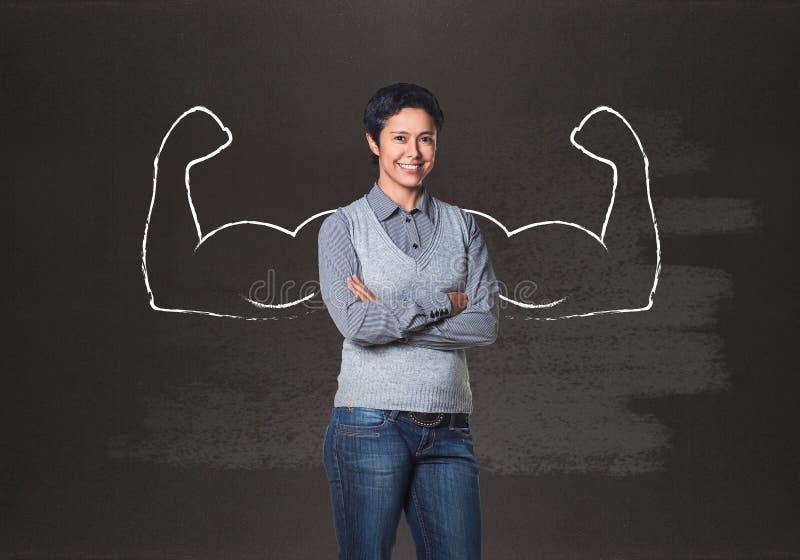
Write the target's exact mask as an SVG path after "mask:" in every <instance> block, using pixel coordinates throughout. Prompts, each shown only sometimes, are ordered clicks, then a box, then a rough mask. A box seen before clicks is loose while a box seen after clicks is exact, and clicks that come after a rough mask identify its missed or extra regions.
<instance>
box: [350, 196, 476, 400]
mask: <svg viewBox="0 0 800 560" xmlns="http://www.w3.org/2000/svg"><path fill="white" fill-rule="evenodd" d="M431 202H432V203H433V206H434V212H435V217H436V219H435V220H434V222H435V229H434V232H433V236H432V239H431V243H430V245H429V246H428V247H427V248H423V253H422V254H421V255H420V256H419V258H418V259H415V258H413V257H411V256H409V255H407V254H406V253H404V252H403V251H402V250H401V249H400V248H399V247H398V246H397V245H395V244H394V242H392V240H391V238H390V237H389V235H388V234H387V233H386V231H385V230H384V229H383V227H382V226H381V224H380V222H379V221H378V218H377V217H376V216H375V213H374V212H373V211H372V208H371V207H370V205H369V202H367V198H366V196H364V197H362V198H360V199H358V200H356V201H355V202H353V203H351V204H349V205H347V206H344V207H342V208H340V209H339V210H340V211H341V212H343V213H344V215H345V217H346V218H347V221H348V223H349V226H350V237H351V239H352V241H353V247H354V248H355V251H356V255H357V257H358V268H359V270H358V271H357V272H358V276H359V278H360V279H361V280H362V281H363V282H364V284H365V285H366V286H367V288H369V290H370V291H371V292H372V293H374V294H375V295H376V296H377V298H378V299H379V300H382V301H392V302H397V301H402V300H409V299H411V300H416V301H420V302H424V303H425V305H430V304H431V303H432V299H431V296H432V295H433V294H434V293H436V292H449V291H464V289H465V286H466V280H467V267H466V258H467V245H468V241H469V239H468V232H467V226H466V223H465V222H464V218H463V216H462V215H461V211H460V210H459V209H458V208H457V207H456V206H453V205H451V204H447V203H446V202H442V201H441V200H438V199H437V198H435V197H433V196H432V197H431ZM338 381H339V387H338V390H337V392H336V395H335V397H334V406H362V407H369V408H381V409H398V410H415V411H420V412H467V413H471V412H472V391H471V390H470V386H469V372H468V370H467V357H466V354H465V352H464V349H462V348H459V349H456V350H433V349H429V348H421V347H417V346H410V345H408V344H406V343H405V341H404V340H399V341H393V342H390V343H388V344H376V345H368V346H362V345H360V344H357V343H355V342H353V341H351V340H350V339H348V338H345V339H344V342H343V344H342V367H341V371H340V372H339V377H338Z"/></svg>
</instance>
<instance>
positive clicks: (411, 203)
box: [377, 179, 422, 212]
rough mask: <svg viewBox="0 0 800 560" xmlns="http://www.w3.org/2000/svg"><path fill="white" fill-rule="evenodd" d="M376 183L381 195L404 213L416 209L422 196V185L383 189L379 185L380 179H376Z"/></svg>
mask: <svg viewBox="0 0 800 560" xmlns="http://www.w3.org/2000/svg"><path fill="white" fill-rule="evenodd" d="M377 183H378V187H379V188H380V189H381V190H382V191H383V194H385V195H386V196H388V197H389V198H390V199H392V202H394V203H395V204H397V205H398V206H399V207H400V208H402V209H403V210H405V211H406V212H411V211H412V210H413V209H414V208H416V207H417V203H418V202H419V198H420V196H422V185H417V186H416V187H401V186H394V187H392V186H390V187H384V186H383V185H381V181H380V179H378V181H377Z"/></svg>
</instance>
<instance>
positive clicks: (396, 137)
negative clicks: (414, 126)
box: [394, 134, 405, 142]
mask: <svg viewBox="0 0 800 560" xmlns="http://www.w3.org/2000/svg"><path fill="white" fill-rule="evenodd" d="M404 138H405V136H403V135H402V134H398V135H397V136H395V137H394V139H395V140H400V141H401V142H402V141H403V139H404Z"/></svg>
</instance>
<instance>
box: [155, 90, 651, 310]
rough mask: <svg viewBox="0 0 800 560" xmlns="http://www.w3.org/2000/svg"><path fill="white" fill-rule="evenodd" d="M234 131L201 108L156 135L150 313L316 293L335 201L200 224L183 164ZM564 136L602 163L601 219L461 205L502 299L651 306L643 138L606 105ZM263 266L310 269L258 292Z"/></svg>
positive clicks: (539, 305)
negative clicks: (486, 250) (600, 135)
mask: <svg viewBox="0 0 800 560" xmlns="http://www.w3.org/2000/svg"><path fill="white" fill-rule="evenodd" d="M593 126H594V127H599V128H601V129H602V130H604V131H605V138H606V139H608V138H609V137H611V138H612V139H613V141H612V142H608V141H606V142H603V141H600V142H595V143H597V144H598V145H599V147H600V149H596V148H594V147H593V148H592V150H590V149H589V148H587V147H585V146H584V144H583V143H582V137H583V136H587V137H588V138H589V139H590V140H591V139H592V130H591V129H592V127H593ZM609 131H611V133H610V135H609ZM197 138H206V139H208V142H209V145H208V146H206V148H204V149H198V148H196V146H197V145H198V142H197ZM232 140H233V136H232V134H231V132H230V130H229V129H228V128H227V127H226V126H225V125H224V124H223V123H222V121H221V120H220V119H219V117H217V115H215V114H214V113H213V112H212V111H211V110H209V109H207V108H205V107H201V106H197V107H193V108H191V109H189V110H188V111H186V112H185V113H183V114H182V115H181V116H180V117H178V119H176V120H175V122H174V123H173V124H172V126H171V127H170V128H169V130H168V131H167V133H166V135H165V136H164V139H163V141H162V142H161V145H160V147H159V150H158V153H157V155H156V157H155V160H154V162H153V192H152V198H151V202H150V207H149V210H148V214H147V220H146V223H145V230H144V238H143V241H142V272H143V275H144V281H145V287H146V289H147V293H148V296H149V300H150V306H151V307H152V308H153V309H154V310H157V311H167V312H176V313H192V314H202V315H211V316H217V317H231V318H238V319H247V320H264V319H278V318H298V317H300V316H302V315H303V314H304V312H307V311H305V310H307V309H308V303H309V302H310V301H311V300H312V299H316V300H319V293H318V292H319V289H318V285H316V284H315V282H316V280H312V279H314V278H315V276H314V273H313V271H314V270H316V263H315V262H314V261H315V252H314V250H313V248H312V247H315V244H314V243H315V241H316V235H317V233H318V230H319V225H320V224H321V223H322V220H321V219H320V218H322V217H323V216H325V215H327V214H330V213H332V212H334V211H335V210H326V211H322V212H318V213H316V214H314V215H312V216H311V217H309V218H307V219H305V220H304V221H303V222H302V223H300V224H299V225H297V227H296V228H294V229H288V228H284V227H281V226H278V225H275V224H272V223H268V222H262V221H254V220H240V221H235V222H229V223H225V224H222V225H220V226H217V227H213V226H209V225H207V224H204V223H203V221H202V212H200V215H198V209H197V208H196V206H195V202H194V200H193V198H192V186H191V173H192V170H193V168H194V167H195V166H196V165H198V164H201V163H203V162H206V161H208V160H210V159H211V158H214V157H215V156H217V155H218V154H219V153H220V152H222V151H223V150H225V149H226V148H227V147H228V146H229V145H230V144H231V142H232ZM570 142H571V143H572V145H573V146H574V147H575V148H577V149H578V150H580V151H581V152H582V153H583V154H585V155H586V156H588V157H590V158H592V159H594V160H596V161H597V162H600V163H601V164H603V165H605V166H607V167H608V172H609V181H608V185H607V186H606V187H605V188H607V189H608V192H609V196H610V201H609V203H608V206H607V208H605V215H604V217H603V219H602V225H601V226H599V227H597V228H596V229H593V228H590V227H585V226H583V225H580V224H577V223H571V222H567V221H560V220H548V221H542V222H536V223H530V224H527V225H523V226H521V227H517V228H516V229H513V230H509V229H508V228H507V227H506V226H505V225H504V224H503V223H501V222H500V221H499V220H497V219H496V218H494V217H492V216H491V215H489V214H487V213H484V212H481V211H479V210H468V211H469V212H472V213H473V214H475V215H476V216H480V217H481V218H483V219H485V221H484V220H482V225H481V227H482V229H483V230H484V233H485V235H486V238H487V243H488V244H489V246H490V253H491V255H492V262H493V265H494V268H495V270H496V272H497V277H498V280H499V281H500V282H501V283H502V284H503V285H504V288H505V289H501V295H500V297H501V299H503V300H504V301H505V302H506V305H507V306H508V307H509V308H511V309H513V310H514V311H516V312H518V313H517V314H519V315H521V316H523V317H524V318H526V319H542V320H552V319H563V318H574V317H586V316H591V315H598V314H607V313H626V312H635V311H645V310H648V309H650V308H651V307H652V305H653V298H654V295H655V291H656V286H657V284H658V275H659V271H660V268H661V245H660V240H659V237H658V228H657V224H656V219H655V213H654V211H653V204H652V199H651V196H650V179H649V168H648V166H649V163H648V160H647V156H646V155H645V152H644V148H643V146H642V143H641V141H640V139H639V137H638V135H637V134H636V132H635V131H634V130H633V127H632V126H631V125H630V124H629V123H628V121H627V120H626V119H625V118H624V117H623V116H622V115H621V114H619V113H618V112H617V111H615V110H613V109H611V108H609V107H605V106H601V107H597V108H596V109H594V110H592V111H591V112H590V113H589V114H587V115H586V116H585V117H584V118H583V120H582V121H581V122H580V124H579V125H578V126H577V127H576V128H575V129H574V130H573V131H572V134H571V135H570ZM588 143H589V144H592V143H591V142H588ZM592 145H593V144H592ZM191 146H195V148H191ZM620 207H621V208H620ZM618 214H620V215H618ZM484 224H487V225H488V224H493V225H494V226H497V227H486V225H484ZM312 242H314V243H312ZM642 244H644V246H643V245H642ZM242 247H247V251H246V252H244V251H243V250H242V249H240V248H242ZM304 249H305V250H304ZM266 270H269V272H268V274H269V273H271V274H273V275H275V274H277V275H278V277H277V278H275V277H273V278H267V279H266V280H269V282H270V286H278V285H283V286H286V285H291V286H296V285H298V284H301V279H302V278H306V280H307V282H305V283H303V284H304V286H303V287H305V288H306V289H300V290H294V291H292V290H283V289H281V291H280V293H279V294H273V296H274V295H277V296H278V297H277V298H275V297H270V298H264V297H257V295H256V293H257V290H256V292H254V286H255V287H256V288H258V287H259V283H258V282H259V281H258V280H257V279H258V278H264V275H265V271H266ZM531 285H533V286H534V287H535V288H536V289H535V290H533V291H532V293H527V292H526V291H525V290H522V291H520V290H519V288H520V287H528V288H529V287H530V286H531ZM314 288H316V289H314ZM528 292H530V290H529V291H528ZM543 295H544V296H543ZM543 297H544V299H542V298H543Z"/></svg>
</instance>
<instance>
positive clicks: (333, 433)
mask: <svg viewBox="0 0 800 560" xmlns="http://www.w3.org/2000/svg"><path fill="white" fill-rule="evenodd" d="M398 412H399V411H397V410H380V409H376V408H361V407H335V408H334V409H333V414H332V415H331V420H330V422H329V423H328V427H327V429H326V430H325V440H324V444H323V463H324V465H325V471H326V473H327V477H328V481H329V482H330V489H331V504H332V506H333V517H334V527H335V530H336V541H337V543H338V545H339V560H389V559H390V558H391V554H392V547H393V546H394V543H395V537H396V535H397V526H398V523H399V521H400V513H401V511H402V510H405V513H406V520H407V521H408V526H409V529H410V530H411V535H412V537H413V538H414V542H415V543H416V548H417V559H418V560H423V559H424V560H450V559H452V560H474V559H479V558H480V552H481V516H480V496H479V485H478V475H479V471H480V468H479V466H478V463H477V461H476V458H475V450H474V449H473V446H472V435H471V434H470V430H469V427H465V428H457V427H455V426H451V425H449V424H447V423H444V424H442V425H441V426H438V427H436V428H424V427H421V426H418V425H416V424H414V423H413V422H412V421H411V419H410V418H408V417H406V416H404V415H401V416H398Z"/></svg>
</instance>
